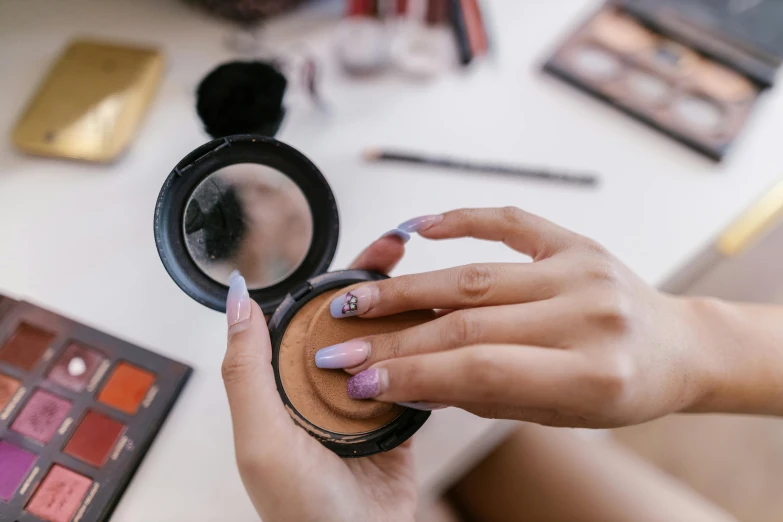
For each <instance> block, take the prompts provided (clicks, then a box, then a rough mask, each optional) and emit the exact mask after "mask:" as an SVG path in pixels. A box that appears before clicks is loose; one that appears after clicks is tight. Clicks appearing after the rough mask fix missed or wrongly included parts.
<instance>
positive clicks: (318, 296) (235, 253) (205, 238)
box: [155, 135, 435, 457]
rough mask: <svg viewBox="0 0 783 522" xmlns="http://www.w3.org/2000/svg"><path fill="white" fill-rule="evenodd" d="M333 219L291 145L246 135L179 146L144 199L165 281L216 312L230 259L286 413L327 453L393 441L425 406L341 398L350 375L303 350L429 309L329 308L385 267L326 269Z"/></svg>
mask: <svg viewBox="0 0 783 522" xmlns="http://www.w3.org/2000/svg"><path fill="white" fill-rule="evenodd" d="M339 228H340V227H339V218H338V213H337V205H336V203H335V199H334V194H333V193H332V190H331V188H330V187H329V184H328V183H327V182H326V179H325V178H324V176H323V175H322V174H321V172H320V171H319V170H318V168H317V167H316V166H315V165H314V164H313V163H312V162H311V161H310V160H308V159H307V158H306V157H305V156H304V155H302V154H301V153H300V152H298V151H297V150H295V149H293V148H292V147H290V146H288V145H286V144H284V143H281V142H279V141H277V140H275V139H272V138H267V137H263V136H257V135H237V136H229V137H226V138H220V139H216V140H214V141H211V142H209V143H207V144H205V145H203V146H201V147H199V148H198V149H196V150H194V151H193V152H191V153H190V154H188V155H187V156H186V157H185V158H184V159H183V160H182V161H180V162H179V163H178V164H177V166H176V167H174V169H173V170H172V172H171V174H170V175H169V176H168V178H167V179H166V182H165V184H164V185H163V188H162V189H161V192H160V195H159V196H158V201H157V205H156V207H155V241H156V244H157V249H158V254H159V255H160V258H161V261H162V262H163V265H164V266H165V268H166V270H167V271H168V273H169V275H170V276H171V278H172V279H173V280H174V282H175V283H176V284H177V285H178V286H179V287H180V288H181V289H182V290H183V291H184V292H185V293H187V294H188V295H189V296H190V297H192V298H193V299H195V300H196V301H198V302H199V303H201V304H203V305H205V306H208V307H209V308H212V309H213V310H217V311H221V312H225V303H226V296H227V293H228V280H229V275H230V274H231V272H232V271H234V270H238V271H239V272H240V273H241V274H242V275H243V276H244V278H245V280H246V282H247V286H248V291H249V294H250V297H251V298H252V299H253V300H255V301H256V302H257V303H258V304H259V306H260V307H261V309H262V310H263V311H264V314H271V315H272V317H271V319H270V320H269V332H270V335H271V339H272V365H273V367H274V372H275V380H276V383H277V389H278V391H279V393H280V397H281V398H282V400H283V403H284V404H285V406H286V409H287V410H288V412H289V414H290V415H291V417H292V419H293V420H294V421H295V422H296V423H297V424H298V425H299V426H301V427H302V428H303V429H305V430H306V431H307V432H308V433H309V434H310V435H312V436H313V437H315V438H316V439H318V440H319V441H320V442H321V443H323V444H324V445H325V446H326V447H327V448H329V449H330V450H332V451H334V452H335V453H336V454H338V455H340V456H342V457H363V456H367V455H372V454H374V453H378V452H382V451H388V450H390V449H392V448H394V447H396V446H398V445H400V444H402V443H403V442H404V441H406V440H407V439H408V438H410V437H411V436H412V435H413V434H414V433H415V432H416V431H417V430H418V429H419V428H420V427H421V426H422V425H423V424H424V422H425V421H426V420H427V418H428V417H429V415H430V413H429V412H425V411H418V410H414V409H410V408H405V407H402V406H399V405H395V404H388V403H382V402H377V401H373V400H355V399H352V398H350V397H349V396H348V393H347V382H348V378H349V377H350V376H349V375H348V374H347V373H346V372H344V371H342V370H325V369H320V368H317V367H316V366H315V360H314V356H315V352H316V351H318V350H319V349H321V348H324V347H326V346H330V345H333V344H337V343H340V342H344V341H348V340H351V339H356V338H358V337H363V336H366V335H372V334H379V333H389V332H393V331H398V330H403V329H405V328H409V327H411V326H415V325H418V324H422V323H424V322H427V321H430V320H432V319H434V318H435V314H434V312H433V311H431V310H424V311H414V312H407V313H403V314H398V315H394V316H390V317H385V318H377V319H361V318H355V317H353V318H344V319H339V320H337V319H334V318H333V317H332V316H331V313H330V310H329V305H330V303H331V301H332V300H333V299H334V298H336V297H338V296H340V295H343V294H345V293H346V292H348V291H350V289H351V287H353V286H354V285H357V284H360V283H364V282H367V281H374V280H379V279H382V278H385V277H386V276H384V275H381V274H378V273H374V272H368V271H364V270H346V271H339V272H329V273H327V270H328V268H329V265H330V264H331V262H332V259H333V257H334V253H335V250H336V248H337V240H338V236H339ZM263 407H264V405H262V404H259V408H263Z"/></svg>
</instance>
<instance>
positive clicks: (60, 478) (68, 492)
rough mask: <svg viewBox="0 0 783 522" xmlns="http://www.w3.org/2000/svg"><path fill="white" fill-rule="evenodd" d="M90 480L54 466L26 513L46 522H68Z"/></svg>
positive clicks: (85, 491)
mask: <svg viewBox="0 0 783 522" xmlns="http://www.w3.org/2000/svg"><path fill="white" fill-rule="evenodd" d="M90 486H92V480H91V479H89V478H87V477H85V476H84V475H80V474H78V473H76V472H74V471H71V470H70V469H68V468H65V467H63V466H60V465H59V464H55V465H54V466H52V469H51V470H50V471H49V474H48V475H46V478H45V479H44V480H43V482H42V483H41V485H40V487H39V488H38V489H37V490H36V492H35V494H34V495H33V498H32V499H30V502H29V503H28V504H27V507H26V508H25V509H27V511H29V512H30V513H32V514H33V515H35V516H37V517H38V518H40V519H42V520H46V521H48V522H70V520H71V518H73V515H74V514H75V513H76V510H77V509H78V508H79V505H80V504H81V503H82V500H84V496H85V495H86V494H87V490H89V489H90Z"/></svg>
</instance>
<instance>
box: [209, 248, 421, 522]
mask: <svg viewBox="0 0 783 522" xmlns="http://www.w3.org/2000/svg"><path fill="white" fill-rule="evenodd" d="M403 253H404V246H403V242H402V241H400V239H399V238H396V237H385V238H382V239H380V240H378V241H376V242H375V243H373V244H372V245H370V247H369V248H368V249H367V250H366V251H365V252H364V253H363V254H362V255H361V256H360V257H359V259H357V260H356V262H355V263H354V265H353V267H352V268H363V269H368V270H375V271H381V272H387V271H389V270H391V268H392V267H393V266H394V265H395V264H396V263H397V262H398V261H399V259H400V258H401V257H402V255H403ZM226 310H227V317H228V323H229V330H228V349H227V350H226V356H225V360H224V362H223V380H224V382H225V385H226V393H227V394H228V401H229V405H230V407H231V418H232V421H233V427H234V445H235V451H236V458H237V465H238V466H239V473H240V475H241V477H242V482H243V483H244V485H245V489H246V490H247V492H248V495H249V496H250V499H251V500H252V502H253V505H254V506H255V508H256V510H257V511H258V513H259V515H261V517H262V518H263V520H264V521H265V522H275V521H289V520H297V521H302V522H306V521H315V520H317V521H319V522H320V521H326V520H334V521H340V522H342V521H353V520H367V521H379V522H380V521H387V520H388V521H392V520H394V521H398V520H403V521H404V520H413V517H414V513H415V510H416V485H415V482H414V479H413V470H412V456H411V451H410V441H408V442H406V443H405V444H403V445H402V446H400V447H398V448H396V449H394V450H392V451H390V452H388V453H382V454H378V455H374V456H372V457H368V458H361V459H346V460H343V459H340V458H339V457H337V455H335V454H334V453H332V452H331V451H329V450H327V449H326V448H325V447H323V446H322V445H321V444H320V443H319V442H318V441H316V440H315V439H313V438H312V437H310V436H309V435H308V434H307V433H306V432H305V431H304V430H302V429H301V428H299V427H298V426H296V425H295V424H294V423H293V422H292V420H291V418H290V416H289V415H288V412H287V411H286V409H285V407H284V406H283V403H282V401H281V400H280V396H279V395H278V393H277V388H276V387H275V377H274V373H273V370H272V365H271V358H272V347H271V344H270V341H269V332H268V331H267V329H266V323H265V321H264V316H263V313H262V312H261V309H260V308H259V307H258V305H257V304H256V303H255V302H254V301H252V300H251V299H250V298H249V297H248V295H247V288H246V286H245V282H244V279H243V278H242V277H241V276H234V277H233V278H232V282H231V288H230V290H229V295H228V302H227V306H226Z"/></svg>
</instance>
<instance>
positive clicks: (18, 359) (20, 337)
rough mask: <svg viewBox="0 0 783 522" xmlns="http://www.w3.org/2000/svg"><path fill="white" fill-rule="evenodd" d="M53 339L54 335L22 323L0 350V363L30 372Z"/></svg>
mask: <svg viewBox="0 0 783 522" xmlns="http://www.w3.org/2000/svg"><path fill="white" fill-rule="evenodd" d="M54 337H55V336H54V334H51V333H49V332H46V331H44V330H41V329H39V328H36V327H35V326H30V325H29V324H26V323H22V324H20V325H19V327H18V328H17V329H16V331H15V332H14V334H13V335H12V336H11V338H10V339H8V342H7V343H5V346H3V348H2V350H0V361H3V362H6V363H8V364H11V365H13V366H17V367H19V368H21V369H23V370H32V369H33V367H34V366H35V365H36V364H37V363H38V361H39V360H40V359H41V356H42V355H43V353H44V352H45V351H46V349H47V348H48V347H49V344H50V343H51V342H52V340H54Z"/></svg>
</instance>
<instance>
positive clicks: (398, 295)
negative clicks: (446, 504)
mask: <svg viewBox="0 0 783 522" xmlns="http://www.w3.org/2000/svg"><path fill="white" fill-rule="evenodd" d="M408 228H409V231H417V232H418V233H419V234H420V235H422V236H423V237H425V238H428V239H435V240H439V239H452V238H463V237H473V238H477V239H484V240H490V241H502V242H503V243H505V244H506V245H507V246H509V247H510V248H512V249H514V250H517V251H519V252H520V253H522V254H526V255H528V256H530V257H531V258H532V260H533V262H532V263H521V262H520V263H511V264H477V265H469V266H463V267H457V268H450V269H446V270H440V271H436V272H430V273H425V274H416V275H408V276H401V277H395V278H393V279H389V280H385V281H379V282H374V283H368V284H366V285H364V286H362V287H359V288H357V289H356V290H354V291H353V292H352V295H353V296H355V297H357V300H356V301H357V303H356V309H355V311H347V312H345V313H344V312H343V311H342V310H343V309H342V308H341V303H342V302H344V301H345V298H344V297H340V298H338V299H336V300H335V304H334V305H333V307H332V312H333V315H335V317H338V318H339V317H345V316H349V315H359V316H360V317H365V318H371V317H378V316H384V315H388V314H394V313H398V312H402V311H405V310H414V309H428V308H436V309H449V310H452V309H453V310H455V311H453V312H451V313H448V314H446V315H444V316H442V317H440V318H438V319H436V320H434V321H432V322H429V323H427V324H424V325H421V326H417V327H414V328H410V329H408V330H404V331H401V332H398V333H394V334H387V335H378V336H372V337H368V338H364V339H358V340H355V341H350V342H349V343H345V344H344V345H337V346H336V347H330V348H326V349H324V350H323V351H322V352H319V354H318V355H317V357H316V362H317V364H318V365H319V366H322V367H331V368H335V367H343V368H347V370H348V371H349V372H350V373H354V374H359V373H360V375H357V376H355V377H353V378H352V381H351V382H349V387H348V389H349V393H350V394H351V395H352V396H353V397H355V398H370V397H374V398H376V399H377V400H381V401H388V402H403V403H410V402H414V401H422V402H424V403H436V404H444V405H451V406H458V407H461V408H464V409H466V410H468V411H471V412H473V413H476V414H478V415H481V416H484V417H493V418H494V417H502V418H512V419H520V420H526V421H533V422H538V423H541V424H548V425H556V426H583V427H613V426H621V425H628V424H634V423H639V422H643V421H645V420H649V419H653V418H656V417H659V416H662V415H665V414H667V413H670V412H675V411H683V410H688V409H698V408H699V405H700V401H702V400H703V399H704V398H705V397H707V396H708V395H709V392H710V383H711V369H710V364H711V363H708V361H710V360H715V354H714V353H711V351H710V350H711V346H710V343H707V342H704V341H705V339H707V336H706V335H705V331H707V330H708V326H707V325H705V324H703V322H702V321H700V319H699V316H698V314H697V313H696V311H695V310H694V308H693V307H692V306H691V304H690V302H688V301H685V300H681V299H678V298H675V297H672V296H668V295H665V294H662V293H661V292H658V291H657V290H655V289H653V288H651V287H650V286H648V285H647V284H645V283H644V282H643V281H642V280H641V279H639V278H638V277H637V276H636V275H635V274H633V273H632V272H631V271H630V270H628V269H627V268H626V267H625V266H624V265H623V264H622V263H620V262H619V261H618V260H617V259H615V258H614V257H613V256H612V255H611V254H609V253H608V252H607V251H606V250H605V249H604V248H603V247H601V246H600V245H598V244H597V243H595V242H594V241H591V240H589V239H587V238H584V237H582V236H579V235H577V234H575V233H573V232H570V231H568V230H565V229H563V228H560V227H558V226H556V225H554V224H552V223H550V222H548V221H546V220H544V219H542V218H539V217H537V216H534V215H531V214H528V213H525V212H523V211H521V210H519V209H516V208H504V209H480V210H457V211H453V212H448V213H446V214H444V215H443V216H428V217H425V218H422V219H420V220H419V221H416V222H414V224H413V225H409V227H408ZM417 228H418V229H417Z"/></svg>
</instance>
